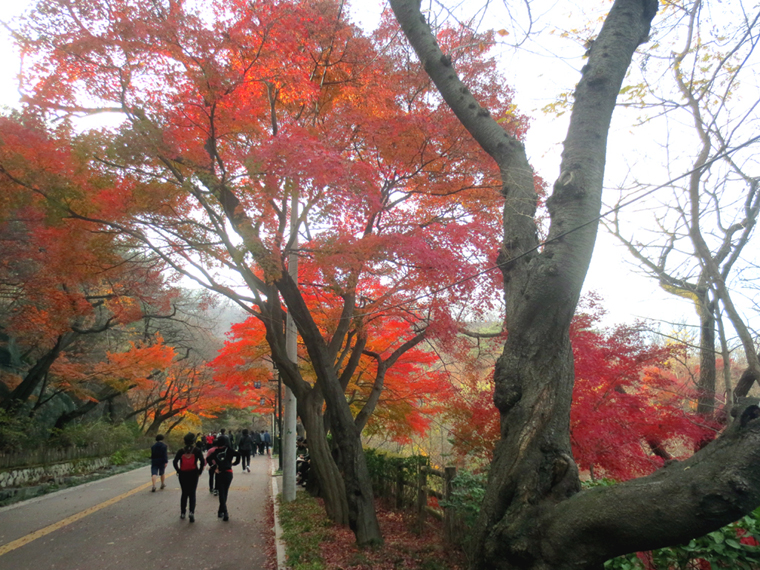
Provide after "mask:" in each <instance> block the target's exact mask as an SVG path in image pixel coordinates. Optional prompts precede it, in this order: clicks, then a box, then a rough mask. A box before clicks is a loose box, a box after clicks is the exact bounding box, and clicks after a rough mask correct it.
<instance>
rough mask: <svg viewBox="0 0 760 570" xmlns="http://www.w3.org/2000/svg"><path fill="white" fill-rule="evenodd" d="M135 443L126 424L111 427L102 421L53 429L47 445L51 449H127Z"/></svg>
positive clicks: (133, 436)
mask: <svg viewBox="0 0 760 570" xmlns="http://www.w3.org/2000/svg"><path fill="white" fill-rule="evenodd" d="M134 441H135V435H134V433H133V431H132V429H131V428H130V426H128V425H126V424H119V425H116V426H115V425H112V424H109V423H106V422H104V421H97V422H80V423H74V424H69V425H67V426H66V427H64V428H63V429H54V430H53V431H52V434H51V436H50V442H49V445H51V446H53V447H86V446H88V445H101V446H104V447H127V446H131V445H132V444H133V443H134Z"/></svg>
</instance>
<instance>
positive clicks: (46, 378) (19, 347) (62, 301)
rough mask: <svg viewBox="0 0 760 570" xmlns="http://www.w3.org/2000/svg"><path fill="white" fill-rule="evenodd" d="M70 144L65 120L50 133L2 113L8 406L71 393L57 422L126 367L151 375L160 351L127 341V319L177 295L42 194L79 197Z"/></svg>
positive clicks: (20, 409)
mask: <svg viewBox="0 0 760 570" xmlns="http://www.w3.org/2000/svg"><path fill="white" fill-rule="evenodd" d="M63 139H65V142H64V143H63V144H60V143H61V141H62V140H63ZM68 142H69V133H68V129H67V128H66V127H65V126H62V127H60V128H59V129H58V132H57V133H55V134H52V133H48V132H47V129H45V128H44V127H43V126H42V124H41V122H40V121H38V120H37V119H35V118H34V117H33V116H31V115H27V116H16V117H12V116H9V117H1V118H0V202H1V203H2V206H3V207H2V214H0V238H1V239H2V241H3V244H4V255H3V258H2V260H1V261H0V287H1V288H2V292H3V296H2V303H1V304H0V327H1V330H2V332H3V337H4V341H3V344H2V347H1V349H2V351H3V352H4V354H6V355H7V358H6V359H5V360H6V361H7V364H6V366H4V370H3V376H4V378H3V380H4V381H3V382H0V400H1V401H2V404H1V405H2V407H3V408H4V409H5V410H6V411H9V412H11V413H13V414H19V413H24V414H27V415H30V416H34V415H35V414H36V413H37V412H38V411H39V410H40V409H41V408H42V407H43V406H45V404H47V403H49V402H51V401H53V400H54V399H56V398H59V397H60V396H62V395H66V396H67V397H68V398H69V399H70V400H71V402H74V403H75V407H74V408H72V409H67V410H66V411H65V412H63V413H61V414H60V416H59V417H58V419H57V420H56V425H57V426H58V427H62V426H63V425H64V424H66V423H68V422H69V421H72V420H73V419H76V418H78V417H81V416H83V415H84V414H85V413H87V412H88V411H90V410H92V409H93V408H94V407H95V406H96V405H97V404H98V403H100V402H106V401H109V400H112V399H113V398H115V397H118V396H120V395H122V394H123V393H124V392H125V391H126V390H127V389H128V387H129V386H128V384H124V383H122V382H121V381H120V380H119V378H123V377H124V375H125V374H126V375H129V374H133V375H134V374H137V375H138V376H145V375H148V374H150V373H151V370H150V366H149V364H148V363H149V362H154V363H156V362H158V360H160V358H158V360H156V359H155V358H154V357H152V356H149V355H147V354H143V353H144V350H143V349H142V348H141V347H137V346H134V345H133V346H132V348H129V344H128V341H127V340H125V339H124V337H125V336H129V334H130V333H129V332H128V328H129V326H130V324H131V323H134V322H136V321H139V320H141V319H143V318H144V317H146V316H148V315H151V314H152V315H155V316H160V315H161V314H162V312H163V311H167V312H168V311H169V310H170V305H171V302H172V299H173V297H174V296H175V293H174V290H173V289H172V288H171V287H168V286H167V285H166V283H165V282H164V281H163V279H162V277H161V265H160V264H158V265H156V264H153V263H151V262H149V261H147V260H145V259H143V258H141V257H140V256H139V255H137V254H136V253H135V252H130V251H129V250H128V249H126V248H124V247H123V246H122V245H121V244H120V243H119V242H118V240H116V239H115V237H114V235H113V233H112V232H111V234H110V235H109V234H107V233H99V232H97V231H92V230H93V228H92V226H91V224H83V223H82V222H80V221H76V220H72V219H70V218H68V219H67V217H66V216H65V213H64V211H63V210H62V209H61V207H60V203H59V204H58V205H53V204H51V203H50V202H49V201H47V200H46V199H45V198H43V196H41V195H40V194H39V192H38V189H39V188H45V189H49V188H55V192H56V193H57V195H58V197H59V199H60V200H61V201H65V200H68V199H70V198H71V197H73V196H74V195H76V193H77V191H78V189H77V188H76V187H75V185H76V183H77V181H78V180H77V170H78V168H79V167H80V165H81V163H80V161H79V160H78V159H77V156H76V154H75V152H74V151H73V149H72V147H70V146H69V144H68ZM89 183H95V181H94V180H90V181H89ZM122 351H127V352H128V353H129V354H130V357H131V358H130V359H126V360H123V361H122V363H121V365H120V366H118V367H114V366H113V361H112V360H111V357H112V356H114V355H116V354H118V353H120V352H122ZM154 356H157V355H154ZM170 360H171V358H170ZM130 362H131V363H132V364H133V365H134V366H133V369H132V371H131V372H130V371H128V370H127V369H126V368H129V363H130ZM125 364H126V365H127V366H126V368H125V367H124V365H125Z"/></svg>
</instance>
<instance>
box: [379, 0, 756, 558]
mask: <svg viewBox="0 0 760 570" xmlns="http://www.w3.org/2000/svg"><path fill="white" fill-rule="evenodd" d="M391 6H392V7H393V11H394V12H395V14H396V17H397V18H398V20H399V22H400V23H401V26H402V29H403V31H404V33H405V35H406V36H407V38H408V39H409V41H410V43H411V44H412V46H413V47H414V49H415V51H416V52H417V54H418V56H419V58H420V60H421V61H422V64H423V66H424V68H425V70H426V71H427V73H428V75H430V77H431V79H432V80H433V81H434V83H435V84H436V86H437V87H438V89H439V91H440V92H441V95H442V96H443V98H444V99H445V100H446V102H447V103H448V104H449V106H450V107H451V108H452V109H453V110H454V112H455V113H456V115H457V117H458V118H459V119H460V121H461V122H462V124H463V125H464V126H465V127H466V128H467V130H468V131H469V132H470V133H471V134H472V135H473V137H474V138H475V139H476V140H477V141H478V143H479V144H480V145H481V147H482V148H483V149H484V150H485V151H486V152H487V153H488V154H489V155H490V156H491V157H492V158H493V159H494V160H495V161H496V162H497V164H498V165H499V168H500V170H501V173H502V180H503V189H502V192H503V194H504V197H505V208H504V249H503V250H502V254H501V260H500V266H501V269H502V272H503V275H504V289H505V301H506V325H507V330H508V336H507V342H506V344H505V347H504V352H503V354H502V356H501V358H500V359H499V361H498V363H497V366H496V370H495V375H494V380H495V394H494V402H495V404H496V407H497V408H498V409H499V412H500V417H501V440H500V441H499V443H498V444H497V447H496V450H495V456H494V461H493V464H492V465H491V470H490V472H489V481H488V488H487V490H486V495H485V499H484V502H483V506H482V510H481V516H480V519H479V521H478V525H477V528H476V529H475V531H476V534H477V546H476V557H475V559H474V563H473V566H474V568H478V569H483V570H485V569H494V568H498V569H504V570H507V569H509V570H512V569H518V568H519V569H521V570H549V569H552V570H559V569H574V570H575V569H578V570H581V569H584V570H586V569H588V570H591V569H595V570H596V569H598V568H601V566H602V564H603V562H604V561H605V560H606V559H608V558H611V557H613V556H615V555H618V554H622V553H625V552H631V551H635V550H641V549H651V548H656V547H661V546H665V545H668V544H675V543H679V542H683V541H684V540H688V539H689V538H693V537H695V536H698V535H700V534H704V533H705V532H708V531H710V530H714V529H716V528H719V527H720V526H722V525H724V524H726V523H727V522H730V521H731V520H735V519H736V518H738V517H740V516H741V515H743V514H745V513H747V512H749V511H750V510H752V509H753V508H754V507H756V506H757V505H758V503H760V472H758V471H757V469H756V467H755V466H756V464H757V461H758V459H760V447H758V445H757V444H758V443H759V442H760V420H758V419H757V418H759V417H760V408H758V407H757V406H752V407H750V408H748V409H747V410H746V411H745V412H744V413H743V414H742V415H741V419H740V421H739V422H738V423H737V426H736V427H735V428H732V429H731V430H730V432H729V433H728V434H727V435H725V436H723V437H721V438H719V439H718V440H716V441H715V442H713V443H711V444H710V445H708V446H707V447H705V448H704V449H703V450H702V451H700V452H699V453H697V454H695V455H694V457H692V458H691V459H690V460H689V461H687V462H684V463H674V464H673V465H671V466H670V467H668V468H666V469H663V470H661V471H659V472H658V473H655V474H654V475H652V476H650V477H646V478H642V479H639V480H636V481H632V482H629V483H625V484H621V485H618V486H614V487H610V488H599V489H594V490H592V491H586V492H579V488H580V486H579V481H578V472H577V467H576V465H575V463H574V461H573V459H572V457H571V455H570V441H569V412H570V403H571V398H572V387H573V381H574V371H573V359H572V350H571V347H570V340H569V333H568V330H569V326H570V321H571V319H572V315H573V313H574V311H575V307H576V304H577V301H578V297H579V294H580V290H581V286H582V284H583V279H584V278H585V275H586V271H587V269H588V265H589V262H590V259H591V253H592V251H593V247H594V240H595V237H596V230H597V223H598V216H599V212H600V209H601V192H602V183H603V177H604V165H605V153H606V146H607V133H608V131H609V125H610V120H611V117H612V111H613V109H614V106H615V100H616V97H617V94H618V93H619V91H620V87H621V85H622V81H623V78H624V76H625V73H626V70H627V68H628V65H629V64H630V61H631V57H632V55H633V52H634V51H635V49H636V48H637V46H638V45H639V44H641V43H642V42H643V41H645V40H646V39H647V37H648V34H649V26H650V22H651V20H652V18H653V17H654V15H655V13H656V11H657V3H656V1H655V0H616V2H615V3H614V5H613V6H612V9H611V11H610V13H609V15H608V16H607V18H606V20H605V22H604V25H603V27H602V30H601V32H600V33H599V36H598V37H597V38H596V40H595V42H594V44H593V47H592V48H591V50H590V55H589V60H588V64H587V65H586V66H585V67H584V69H583V77H582V79H581V81H580V82H579V84H578V86H577V88H576V91H575V99H574V101H575V102H574V105H573V112H572V116H571V120H570V127H569V130H568V135H567V138H566V140H565V145H564V152H563V154H562V164H561V167H560V175H559V178H558V180H557V182H556V183H555V184H554V192H553V195H552V197H551V198H550V199H549V200H548V202H547V208H548V210H549V214H550V216H551V227H550V231H549V237H548V239H547V240H546V242H545V243H543V244H539V242H538V238H537V235H536V228H535V220H534V214H535V208H536V194H535V191H534V189H533V184H532V176H531V175H532V171H531V168H530V165H529V164H528V162H527V159H526V157H525V152H524V149H523V147H522V144H521V143H520V142H519V141H517V140H515V139H514V138H512V137H510V136H509V135H508V134H507V133H506V132H504V130H503V129H502V128H501V127H500V126H499V124H498V123H497V122H496V121H494V120H493V119H492V118H491V117H490V113H489V112H488V111H487V110H484V109H482V108H481V107H480V105H479V103H478V102H477V101H476V100H475V98H474V97H473V96H472V95H471V94H470V92H469V90H468V89H467V87H466V86H465V85H464V84H463V83H462V82H461V81H460V80H459V78H458V76H457V74H456V72H455V71H454V69H453V67H452V60H451V58H450V57H448V56H446V55H445V54H443V53H442V52H441V50H440V49H439V47H438V45H437V42H436V39H435V36H434V35H433V34H432V32H431V30H430V28H429V27H428V26H427V24H426V22H425V18H424V16H423V15H422V14H421V12H420V5H419V1H418V0H391ZM539 246H542V247H539Z"/></svg>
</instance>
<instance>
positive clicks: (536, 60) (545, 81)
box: [0, 0, 697, 330]
mask: <svg viewBox="0 0 760 570" xmlns="http://www.w3.org/2000/svg"><path fill="white" fill-rule="evenodd" d="M30 4H31V2H30V1H29V0H13V1H10V0H5V1H3V2H1V3H0V20H2V21H3V22H8V21H9V20H10V19H11V18H12V17H13V16H15V15H18V14H20V13H21V12H22V10H23V9H24V8H25V6H27V5H30ZM353 4H354V7H352V8H351V12H352V18H353V20H354V21H356V22H357V23H359V24H361V25H362V26H364V27H365V28H372V27H374V25H375V23H376V22H377V20H378V17H379V14H380V11H381V9H382V6H384V5H385V3H384V2H382V1H381V0H354V2H353ZM535 5H536V6H538V7H540V6H541V5H544V6H546V8H545V13H547V12H548V11H549V10H552V9H554V7H555V6H556V5H555V4H554V3H553V2H548V1H545V0H541V2H539V3H536V4H535ZM575 9H577V10H580V8H578V7H577V6H576V8H575ZM535 16H537V17H538V20H539V26H540V25H547V26H548V18H547V22H546V24H544V23H543V22H541V14H540V13H538V12H536V14H535ZM555 21H556V20H555ZM489 23H491V25H492V26H493V27H494V28H495V29H500V28H509V23H508V22H506V21H505V22H500V21H499V20H498V16H496V17H492V19H489ZM514 35H515V34H513V35H512V37H514ZM551 40H552V41H557V42H559V41H560V40H559V39H555V38H552V39H551ZM0 53H2V54H3V55H2V58H0V105H4V106H16V105H18V92H17V89H16V85H15V76H16V74H17V73H18V68H19V60H18V53H17V52H16V51H15V50H14V49H13V47H12V42H11V41H10V39H9V37H8V34H7V32H5V30H4V29H3V30H0ZM554 53H563V54H568V53H570V54H573V57H571V58H570V59H565V60H562V59H559V58H557V57H555V56H554ZM581 55H582V49H580V48H578V46H574V45H572V44H570V43H567V44H565V45H561V44H559V43H557V44H554V45H549V44H543V45H542V46H539V47H536V45H535V44H534V45H533V46H532V47H531V46H529V48H528V49H527V50H523V51H521V52H520V53H519V55H515V52H513V51H508V50H505V51H504V52H503V58H504V61H503V64H504V69H505V70H507V77H508V78H509V80H510V82H511V84H512V86H513V87H514V88H515V91H516V96H517V101H516V102H517V104H518V108H519V109H520V111H521V112H522V113H524V114H526V115H528V116H530V117H532V120H533V122H532V126H531V129H530V131H529V133H528V137H527V141H526V146H527V149H528V153H529V157H530V159H531V162H532V164H534V166H535V167H536V168H537V170H538V171H539V173H540V174H541V176H543V178H544V179H545V180H547V181H548V182H549V183H550V184H551V183H552V182H553V181H554V178H555V177H556V174H557V172H558V169H559V153H560V151H561V143H562V141H563V139H564V136H565V130H566V123H565V122H564V121H565V119H566V116H565V117H562V118H561V119H559V120H558V119H552V118H550V117H547V116H545V115H544V114H543V113H542V112H541V111H540V108H541V107H543V106H544V105H546V104H547V103H549V102H551V101H553V99H554V97H555V96H556V95H557V94H558V93H561V92H562V91H567V90H571V89H572V88H573V86H574V84H575V83H576V82H577V80H578V78H579V77H580V75H579V72H578V70H579V68H580V67H581V66H582V65H583V63H582V60H581V57H580V56H581ZM620 128H625V127H624V126H621V127H620ZM614 145H615V129H613V133H612V136H611V148H610V153H609V156H610V160H609V165H608V178H609V172H610V168H616V166H615V160H614V159H615V157H616V156H619V155H621V154H622V153H619V152H617V151H616V149H615V146H614ZM626 150H627V154H630V152H631V149H630V148H629V149H626ZM617 167H618V168H620V167H623V165H622V164H621V165H620V166H617ZM628 259H629V258H628V257H627V253H626V252H625V251H624V250H623V249H622V248H621V247H620V246H618V245H617V243H616V242H615V241H614V240H613V238H612V237H611V236H609V235H608V234H606V233H605V232H604V231H603V230H600V232H599V237H598V239H597V246H596V250H595V253H594V257H593V260H592V264H591V268H590V271H589V274H588V277H587V279H586V287H585V288H586V290H593V291H596V292H597V293H599V294H600V295H601V296H602V297H603V299H604V304H605V306H606V308H607V309H608V311H609V314H608V318H607V320H606V322H605V324H608V325H611V324H614V323H621V322H631V321H633V320H635V319H638V318H646V319H652V320H655V321H661V322H665V323H668V322H688V323H690V324H692V325H695V324H696V323H697V319H696V316H695V314H694V310H693V307H692V305H691V303H690V302H688V301H686V300H682V299H678V298H675V297H673V296H670V295H668V294H666V293H665V292H663V291H662V290H661V289H659V287H657V286H656V285H655V284H654V282H652V281H651V280H649V279H647V278H645V277H643V276H642V275H640V274H639V273H638V272H637V271H636V270H635V268H634V267H633V266H632V265H631V264H630V262H629V261H628ZM667 328H669V327H668V326H667V325H666V326H665V329H666V330H667Z"/></svg>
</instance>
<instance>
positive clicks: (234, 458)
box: [208, 436, 240, 521]
mask: <svg viewBox="0 0 760 570" xmlns="http://www.w3.org/2000/svg"><path fill="white" fill-rule="evenodd" d="M208 463H209V469H214V470H215V471H216V485H217V488H218V489H219V512H218V516H219V517H220V518H222V520H224V521H228V520H230V515H229V512H228V511H227V495H228V493H229V491H230V485H231V484H232V466H233V465H237V464H238V463H240V454H239V453H238V452H237V451H235V450H234V449H233V448H232V446H231V445H230V440H229V438H227V436H219V437H218V438H217V440H216V449H214V451H212V452H211V453H210V454H209V456H208Z"/></svg>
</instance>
